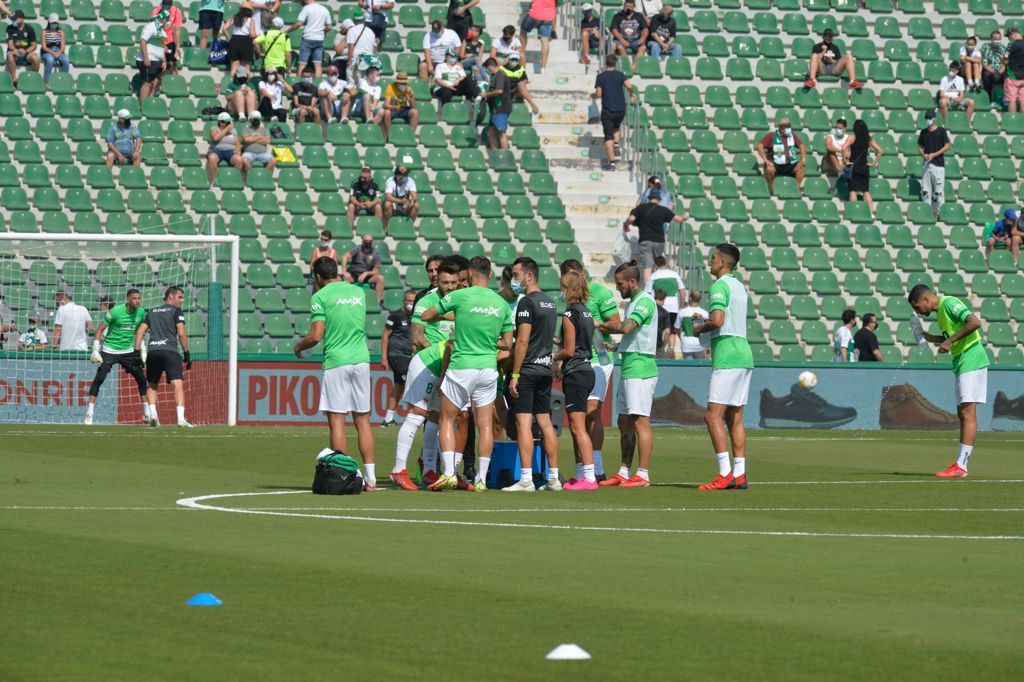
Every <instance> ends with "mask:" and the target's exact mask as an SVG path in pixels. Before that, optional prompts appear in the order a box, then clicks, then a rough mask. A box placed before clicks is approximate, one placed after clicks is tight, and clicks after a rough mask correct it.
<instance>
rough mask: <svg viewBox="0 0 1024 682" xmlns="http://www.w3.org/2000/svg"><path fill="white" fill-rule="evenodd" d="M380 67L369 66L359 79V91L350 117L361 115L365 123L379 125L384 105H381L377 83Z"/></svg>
mask: <svg viewBox="0 0 1024 682" xmlns="http://www.w3.org/2000/svg"><path fill="white" fill-rule="evenodd" d="M379 80H380V69H378V68H377V67H376V66H371V67H370V68H368V69H367V70H366V75H365V76H364V77H362V78H360V79H359V92H358V94H357V95H356V102H355V104H354V105H353V106H352V118H358V117H362V118H363V121H364V122H365V123H376V124H378V125H380V123H381V120H382V119H383V118H384V107H382V106H381V87H380V85H379Z"/></svg>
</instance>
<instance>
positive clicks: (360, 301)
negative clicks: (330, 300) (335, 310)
mask: <svg viewBox="0 0 1024 682" xmlns="http://www.w3.org/2000/svg"><path fill="white" fill-rule="evenodd" d="M334 305H366V299H365V298H363V297H362V296H352V297H350V298H339V299H338V300H337V301H335V302H334Z"/></svg>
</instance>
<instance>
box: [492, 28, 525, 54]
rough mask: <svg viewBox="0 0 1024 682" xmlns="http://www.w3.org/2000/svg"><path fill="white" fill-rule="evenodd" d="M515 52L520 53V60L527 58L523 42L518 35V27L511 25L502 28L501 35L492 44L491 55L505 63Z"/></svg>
mask: <svg viewBox="0 0 1024 682" xmlns="http://www.w3.org/2000/svg"><path fill="white" fill-rule="evenodd" d="M513 53H515V54H517V55H519V59H520V60H525V58H524V57H523V54H524V50H523V43H522V42H520V40H519V38H517V37H516V27H515V26H512V25H509V26H506V27H505V28H503V29H501V37H500V38H498V39H497V40H495V41H494V42H493V43H492V44H491V56H492V57H494V58H495V59H497V60H498V61H499V62H502V63H503V62H505V61H507V60H508V58H509V57H511V56H512V54H513Z"/></svg>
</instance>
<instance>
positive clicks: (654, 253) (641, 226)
mask: <svg viewBox="0 0 1024 682" xmlns="http://www.w3.org/2000/svg"><path fill="white" fill-rule="evenodd" d="M687 219H688V216H686V215H683V214H679V215H676V214H675V213H673V212H672V211H670V210H668V209H667V208H665V207H664V206H662V205H661V191H660V190H656V191H653V192H651V194H650V197H649V198H648V202H647V203H646V204H640V205H639V206H637V207H636V208H634V209H633V210H632V211H631V212H630V214H629V216H628V217H627V218H626V222H625V223H624V224H623V226H622V229H623V230H624V231H626V232H629V226H630V225H632V224H634V223H635V224H636V227H637V231H638V233H639V241H638V243H637V249H638V251H639V253H640V265H641V266H642V267H643V269H644V272H643V280H641V281H644V282H646V281H647V280H648V279H649V278H650V276H651V271H652V270H653V269H654V265H655V262H656V261H655V259H656V258H657V257H658V256H664V255H665V223H669V222H675V223H681V222H683V221H685V220H687Z"/></svg>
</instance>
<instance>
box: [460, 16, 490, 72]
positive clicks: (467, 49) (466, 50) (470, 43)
mask: <svg viewBox="0 0 1024 682" xmlns="http://www.w3.org/2000/svg"><path fill="white" fill-rule="evenodd" d="M483 55H484V44H483V42H482V41H481V40H480V32H479V31H477V29H476V27H475V26H474V27H471V28H470V29H469V30H468V31H466V37H465V39H464V40H463V41H462V47H460V48H459V62H460V63H461V64H462V68H464V69H465V70H466V72H467V73H469V75H470V77H471V78H472V79H473V80H477V81H478V80H480V79H481V75H482V73H481V71H480V59H481V58H483Z"/></svg>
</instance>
